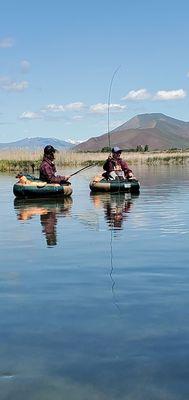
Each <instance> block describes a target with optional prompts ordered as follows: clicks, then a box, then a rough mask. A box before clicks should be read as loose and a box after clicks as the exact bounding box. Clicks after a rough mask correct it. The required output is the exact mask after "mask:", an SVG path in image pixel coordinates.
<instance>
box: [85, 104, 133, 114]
mask: <svg viewBox="0 0 189 400" xmlns="http://www.w3.org/2000/svg"><path fill="white" fill-rule="evenodd" d="M109 109H110V110H111V111H117V112H121V111H123V110H125V109H126V106H121V105H120V104H110V105H109ZM89 110H90V112H91V113H95V114H105V113H106V112H107V111H108V104H106V103H105V104H103V103H97V104H94V105H92V106H91V107H90V109H89Z"/></svg>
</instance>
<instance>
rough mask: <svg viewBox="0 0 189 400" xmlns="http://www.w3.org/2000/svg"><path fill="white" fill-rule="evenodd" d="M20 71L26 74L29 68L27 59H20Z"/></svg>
mask: <svg viewBox="0 0 189 400" xmlns="http://www.w3.org/2000/svg"><path fill="white" fill-rule="evenodd" d="M20 66H21V71H22V73H23V74H26V73H27V72H28V71H29V70H30V66H31V65H30V62H29V61H28V60H22V61H21V63H20Z"/></svg>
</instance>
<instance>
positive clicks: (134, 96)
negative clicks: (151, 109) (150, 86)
mask: <svg viewBox="0 0 189 400" xmlns="http://www.w3.org/2000/svg"><path fill="white" fill-rule="evenodd" d="M150 97H151V94H150V93H149V92H148V91H147V90H146V89H139V90H131V91H130V92H129V93H128V94H127V95H126V96H124V97H122V99H121V100H133V101H137V100H146V99H149V98H150Z"/></svg>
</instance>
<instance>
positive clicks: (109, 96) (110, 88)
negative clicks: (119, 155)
mask: <svg viewBox="0 0 189 400" xmlns="http://www.w3.org/2000/svg"><path fill="white" fill-rule="evenodd" d="M120 67H121V65H119V66H118V67H117V68H116V69H115V71H114V73H113V75H112V79H111V81H110V86H109V92H108V147H111V143H110V101H111V90H112V84H113V80H114V78H115V76H116V74H117V72H118V71H119V69H120Z"/></svg>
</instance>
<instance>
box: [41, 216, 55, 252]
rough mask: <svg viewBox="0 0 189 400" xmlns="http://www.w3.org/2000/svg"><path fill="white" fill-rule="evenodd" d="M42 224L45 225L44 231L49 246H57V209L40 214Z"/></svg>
mask: <svg viewBox="0 0 189 400" xmlns="http://www.w3.org/2000/svg"><path fill="white" fill-rule="evenodd" d="M40 220H41V225H42V227H43V230H42V232H43V233H44V234H45V236H46V241H47V245H48V246H55V245H56V244H57V238H56V225H57V216H56V211H49V212H48V213H47V214H42V215H41V216H40Z"/></svg>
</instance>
